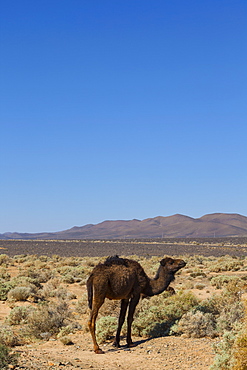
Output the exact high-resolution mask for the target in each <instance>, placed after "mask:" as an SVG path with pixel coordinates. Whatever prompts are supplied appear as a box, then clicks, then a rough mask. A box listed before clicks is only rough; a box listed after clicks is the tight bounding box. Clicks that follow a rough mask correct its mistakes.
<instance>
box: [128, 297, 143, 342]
mask: <svg viewBox="0 0 247 370" xmlns="http://www.w3.org/2000/svg"><path fill="white" fill-rule="evenodd" d="M139 299H140V294H138V295H136V296H134V297H133V298H131V300H130V304H129V312H128V318H127V346H128V347H133V342H132V339H131V325H132V322H133V317H134V312H135V309H136V306H137V304H138V302H139Z"/></svg>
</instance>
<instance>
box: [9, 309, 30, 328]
mask: <svg viewBox="0 0 247 370" xmlns="http://www.w3.org/2000/svg"><path fill="white" fill-rule="evenodd" d="M33 310H34V308H33V307H14V308H13V309H12V310H11V311H10V313H9V316H8V318H7V322H8V324H9V325H19V324H26V323H27V318H28V315H29V314H30V313H31V311H33Z"/></svg>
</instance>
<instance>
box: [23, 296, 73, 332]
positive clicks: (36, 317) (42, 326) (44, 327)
mask: <svg viewBox="0 0 247 370" xmlns="http://www.w3.org/2000/svg"><path fill="white" fill-rule="evenodd" d="M70 316H71V312H70V310H69V306H68V304H67V302H64V301H61V302H59V303H57V304H53V305H52V304H50V305H48V304H42V305H40V306H39V307H38V308H35V309H34V310H32V311H31V312H30V314H29V315H28V317H27V319H26V322H27V325H26V328H25V334H29V335H31V336H34V337H36V338H39V339H40V338H42V333H50V334H51V335H53V334H57V333H58V332H59V330H60V328H61V327H63V326H65V325H66V322H67V320H68V319H69V318H70Z"/></svg>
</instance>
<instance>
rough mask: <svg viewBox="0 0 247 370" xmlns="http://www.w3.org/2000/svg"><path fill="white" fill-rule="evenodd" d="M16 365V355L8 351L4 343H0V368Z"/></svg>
mask: <svg viewBox="0 0 247 370" xmlns="http://www.w3.org/2000/svg"><path fill="white" fill-rule="evenodd" d="M16 365H17V355H16V354H14V353H11V352H10V349H9V348H8V347H7V346H5V345H4V344H2V343H1V344H0V369H3V370H4V369H10V368H14V367H15V366H16Z"/></svg>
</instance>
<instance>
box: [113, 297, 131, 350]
mask: <svg viewBox="0 0 247 370" xmlns="http://www.w3.org/2000/svg"><path fill="white" fill-rule="evenodd" d="M128 305H129V299H122V300H121V310H120V314H119V319H118V328H117V333H116V337H115V340H114V342H113V345H114V346H115V347H120V345H119V343H120V333H121V329H122V326H123V323H124V320H125V316H126V311H127V308H128Z"/></svg>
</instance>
